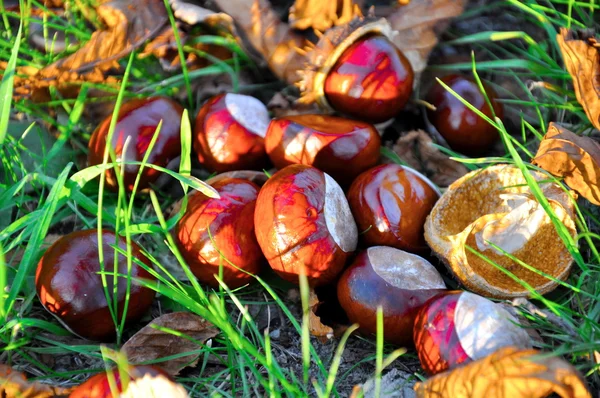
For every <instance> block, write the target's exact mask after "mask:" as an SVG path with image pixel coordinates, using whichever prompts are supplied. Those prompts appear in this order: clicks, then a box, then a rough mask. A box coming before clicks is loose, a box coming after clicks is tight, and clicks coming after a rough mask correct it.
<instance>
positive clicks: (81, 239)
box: [35, 229, 155, 341]
mask: <svg viewBox="0 0 600 398" xmlns="http://www.w3.org/2000/svg"><path fill="white" fill-rule="evenodd" d="M115 243H116V241H115V234H114V233H113V232H110V231H103V232H102V249H103V254H104V264H105V267H106V268H105V272H111V273H112V272H113V270H114V249H113V248H112V247H111V245H115ZM118 247H119V248H120V249H122V250H124V251H126V250H127V243H126V241H125V238H123V237H119V240H118ZM131 249H132V255H133V257H135V258H137V259H138V260H140V261H142V262H143V263H144V264H146V265H148V266H150V261H149V260H148V259H147V258H146V256H144V255H143V254H142V252H141V249H140V247H139V246H138V245H137V244H135V243H134V242H132V243H131ZM117 270H118V273H119V274H122V275H126V274H127V260H126V258H125V256H123V255H121V254H119V259H118V267H117ZM100 271H101V269H100V263H99V260H98V236H97V231H96V230H95V229H92V230H86V231H76V232H72V233H70V234H68V235H65V236H63V237H62V238H60V239H59V240H58V241H56V242H55V243H54V244H53V245H52V246H50V248H49V249H48V250H47V251H46V253H44V256H43V257H42V259H41V260H40V262H39V263H38V267H37V271H36V274H35V285H36V290H37V294H38V297H39V298H40V301H41V303H42V305H43V306H44V307H45V308H46V309H47V310H48V311H49V312H50V313H52V314H53V315H55V316H56V317H57V318H58V319H59V320H60V321H61V322H62V323H63V324H64V325H65V326H67V327H68V328H69V329H70V330H72V331H73V332H74V333H76V334H78V335H79V336H82V337H85V338H88V339H91V340H101V341H107V340H110V339H111V338H113V337H114V336H115V324H114V323H113V320H112V318H111V315H110V311H109V309H108V305H107V301H106V296H105V293H104V288H103V284H102V276H101V275H100V274H98V272H100ZM131 277H132V278H137V279H149V280H154V277H153V276H151V275H150V274H149V273H148V271H146V270H145V269H143V268H142V267H140V266H138V265H136V263H135V262H133V263H132V267H131ZM106 283H107V286H108V291H109V292H111V293H110V294H111V295H112V292H113V286H114V284H113V276H112V275H106ZM126 292H127V280H126V278H125V277H120V278H119V279H118V282H117V298H118V303H119V311H118V315H119V318H118V319H119V321H120V319H121V317H122V313H123V306H124V302H125V294H126ZM154 295H155V292H154V290H151V289H148V288H144V287H141V286H139V285H136V284H135V283H133V281H132V283H131V290H130V297H129V304H128V307H127V315H126V318H127V322H130V321H135V320H137V319H139V318H140V317H141V316H142V315H143V314H144V313H145V312H146V310H148V308H149V307H150V305H151V304H152V300H153V299H154ZM111 299H112V296H111Z"/></svg>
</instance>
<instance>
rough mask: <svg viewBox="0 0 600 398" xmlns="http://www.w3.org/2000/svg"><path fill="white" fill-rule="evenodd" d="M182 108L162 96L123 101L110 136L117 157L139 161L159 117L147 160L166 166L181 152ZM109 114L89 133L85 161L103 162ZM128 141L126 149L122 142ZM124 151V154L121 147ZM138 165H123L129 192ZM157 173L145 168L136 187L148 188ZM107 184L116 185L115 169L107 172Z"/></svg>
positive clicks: (146, 148) (114, 187) (157, 175)
mask: <svg viewBox="0 0 600 398" xmlns="http://www.w3.org/2000/svg"><path fill="white" fill-rule="evenodd" d="M182 114H183V108H182V107H181V105H179V104H178V103H177V102H175V101H173V100H171V99H169V98H164V97H152V98H144V99H135V100H131V101H129V102H126V103H125V104H123V105H122V106H121V108H120V109H119V114H118V116H117V123H116V125H115V130H114V133H113V137H112V143H111V145H112V148H113V149H114V151H115V154H116V155H117V157H118V158H121V159H122V158H124V160H125V161H126V162H127V161H138V162H141V161H142V160H143V159H144V156H145V155H146V151H147V150H148V147H149V145H150V142H151V141H152V137H154V133H155V132H156V128H157V127H158V124H159V122H160V121H161V120H162V127H161V129H160V132H159V133H158V137H157V139H156V142H155V143H154V147H153V148H152V152H151V153H150V156H149V157H148V163H149V164H154V165H157V166H161V167H165V166H167V165H168V164H169V162H170V161H171V160H173V159H175V158H177V157H178V156H179V155H180V154H181V135H180V128H181V115H182ZM111 120H112V116H108V117H107V118H106V119H104V120H103V121H102V123H100V125H99V126H98V128H97V129H96V130H95V131H94V133H93V134H92V137H91V138H90V142H89V145H88V149H89V152H88V164H89V165H90V166H92V165H98V164H102V161H103V159H104V150H105V147H106V137H107V136H108V130H109V126H110V122H111ZM128 138H129V140H130V141H129V143H128V144H127V147H126V148H125V142H126V140H127V139H128ZM124 149H125V150H126V153H123V150H124ZM139 169H140V166H137V165H126V166H125V170H124V176H123V179H124V183H125V188H126V189H127V190H128V191H131V190H132V189H133V185H134V183H135V179H136V177H137V174H138V171H139ZM159 176H160V172H159V171H158V170H154V169H151V168H149V167H146V168H144V170H143V171H142V174H141V178H140V182H139V185H138V188H139V189H144V188H147V187H149V184H150V183H152V182H154V181H156V179H157V178H158V177H159ZM106 183H107V185H108V187H110V188H111V189H113V190H115V189H116V188H117V187H118V184H117V179H116V176H115V171H114V170H110V171H109V172H108V173H106Z"/></svg>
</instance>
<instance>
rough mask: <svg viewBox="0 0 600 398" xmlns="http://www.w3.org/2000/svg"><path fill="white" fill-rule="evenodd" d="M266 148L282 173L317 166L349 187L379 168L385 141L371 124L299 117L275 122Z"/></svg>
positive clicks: (316, 117)
mask: <svg viewBox="0 0 600 398" xmlns="http://www.w3.org/2000/svg"><path fill="white" fill-rule="evenodd" d="M265 147H266V150H267V154H268V155H269V157H270V158H271V161H272V162H273V164H274V165H275V167H277V168H278V169H282V168H284V167H285V166H289V165H290V164H305V165H309V166H314V167H316V168H318V169H319V170H321V171H324V172H326V173H327V174H329V175H330V176H332V177H333V178H334V179H335V180H336V181H338V182H339V183H340V184H341V185H346V186H347V185H350V183H351V182H352V181H353V180H354V178H355V177H356V176H357V175H359V174H360V173H362V172H363V171H365V170H367V169H369V168H371V167H373V166H375V165H376V164H377V162H378V160H379V149H380V147H381V140H380V138H379V133H378V132H377V129H375V127H374V126H373V125H372V124H369V123H365V122H360V121H356V120H350V119H345V118H341V117H335V116H327V115H295V116H285V117H281V118H278V119H273V120H272V121H271V123H270V124H269V129H268V130H267V135H266V137H265Z"/></svg>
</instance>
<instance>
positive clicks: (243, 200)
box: [175, 178, 264, 288]
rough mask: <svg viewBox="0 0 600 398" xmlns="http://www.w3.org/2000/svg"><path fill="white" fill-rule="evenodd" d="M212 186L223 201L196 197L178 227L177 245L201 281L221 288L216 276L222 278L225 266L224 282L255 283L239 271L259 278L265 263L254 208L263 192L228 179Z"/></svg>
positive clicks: (245, 181)
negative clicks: (259, 192)
mask: <svg viewBox="0 0 600 398" xmlns="http://www.w3.org/2000/svg"><path fill="white" fill-rule="evenodd" d="M211 186H212V187H213V188H215V189H216V190H217V192H218V193H219V195H220V198H218V199H216V198H209V197H207V196H205V195H203V194H201V193H195V194H193V195H192V196H191V198H190V201H189V203H188V207H187V210H186V212H185V214H184V216H183V217H182V218H181V220H179V223H178V224H177V227H176V230H175V238H176V239H175V241H176V243H177V247H178V248H179V250H180V251H181V254H182V255H183V257H184V258H185V259H186V261H187V262H188V264H189V266H190V269H191V270H192V272H193V273H194V275H196V277H197V278H198V279H199V280H201V281H202V282H204V283H206V284H208V285H210V286H213V287H218V286H219V283H218V282H217V280H216V279H215V277H214V275H219V267H220V265H222V266H223V278H222V279H223V281H224V282H225V283H226V284H227V286H229V287H231V288H236V287H239V286H242V285H244V284H246V283H248V282H250V281H252V279H253V278H252V276H251V275H248V274H247V273H245V272H243V271H241V270H240V269H242V270H245V271H247V272H249V273H251V274H258V273H259V272H260V268H261V266H262V263H263V261H264V258H263V255H262V252H261V251H260V247H259V246H258V243H257V242H256V236H255V234H254V208H255V206H256V198H257V196H258V191H259V189H260V188H259V187H258V186H257V185H256V184H254V183H252V182H250V181H247V180H242V179H239V178H225V179H222V180H218V181H216V182H214V183H212V184H211ZM211 237H212V238H211ZM211 239H212V240H211ZM223 257H224V258H223ZM228 261H229V262H231V263H233V264H235V265H236V266H237V267H239V268H240V269H238V268H236V267H234V266H232V265H231V264H230V263H229V262H228Z"/></svg>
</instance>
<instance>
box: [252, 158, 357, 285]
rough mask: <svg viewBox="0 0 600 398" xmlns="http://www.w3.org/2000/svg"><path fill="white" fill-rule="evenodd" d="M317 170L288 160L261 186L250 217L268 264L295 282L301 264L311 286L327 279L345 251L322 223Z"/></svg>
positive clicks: (337, 268)
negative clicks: (289, 162)
mask: <svg viewBox="0 0 600 398" xmlns="http://www.w3.org/2000/svg"><path fill="white" fill-rule="evenodd" d="M324 207H325V177H324V174H323V172H321V171H319V170H317V169H315V168H314V167H310V166H305V165H291V166H288V167H286V168H284V169H282V170H280V171H279V172H277V173H276V174H274V175H273V176H272V177H271V178H270V179H269V180H268V181H267V183H266V184H265V185H264V186H263V187H262V189H261V190H260V193H259V195H258V200H257V202H256V211H255V213H254V222H255V225H256V237H257V239H258V243H259V245H260V247H261V249H262V251H263V253H264V255H265V257H266V258H267V260H268V261H269V264H270V265H271V268H273V270H275V272H277V273H278V274H279V275H280V276H281V277H282V278H283V279H285V280H288V281H290V282H293V283H298V275H299V274H300V272H301V270H302V269H303V267H304V271H305V273H306V276H307V277H308V280H309V283H310V284H311V285H313V286H316V285H323V284H327V283H329V282H332V281H333V280H334V279H335V277H336V276H337V275H338V274H339V272H340V271H341V270H342V268H343V267H344V265H345V262H346V259H347V258H348V256H349V255H350V253H347V252H344V251H343V250H342V249H341V248H340V247H339V246H338V245H337V244H336V242H335V240H334V239H333V237H332V235H331V234H330V232H329V230H328V229H327V225H326V221H325V215H324V210H325V209H324Z"/></svg>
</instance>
